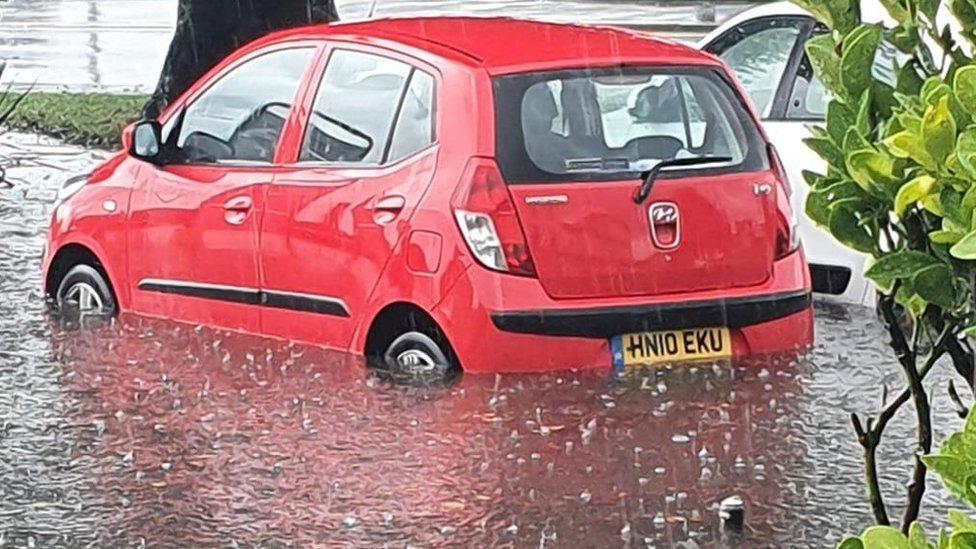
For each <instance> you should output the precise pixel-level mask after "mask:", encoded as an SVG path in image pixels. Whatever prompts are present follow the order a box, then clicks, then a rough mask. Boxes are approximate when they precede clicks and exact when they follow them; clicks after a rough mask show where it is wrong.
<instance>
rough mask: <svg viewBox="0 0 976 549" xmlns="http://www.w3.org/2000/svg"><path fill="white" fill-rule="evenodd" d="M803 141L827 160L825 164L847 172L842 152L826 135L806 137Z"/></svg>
mask: <svg viewBox="0 0 976 549" xmlns="http://www.w3.org/2000/svg"><path fill="white" fill-rule="evenodd" d="M803 142H804V143H805V144H806V145H807V147H810V150H812V151H813V152H815V153H817V155H819V156H820V158H823V159H824V160H826V161H827V164H828V165H830V167H832V168H834V169H835V170H838V171H841V172H844V173H847V169H846V167H845V166H844V153H843V151H841V150H840V148H839V147H838V146H837V145H835V144H834V142H833V141H831V140H830V139H829V138H826V137H808V138H807V139H804V140H803Z"/></svg>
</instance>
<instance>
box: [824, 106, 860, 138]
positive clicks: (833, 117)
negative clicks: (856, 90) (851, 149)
mask: <svg viewBox="0 0 976 549" xmlns="http://www.w3.org/2000/svg"><path fill="white" fill-rule="evenodd" d="M856 121H857V113H856V112H854V111H853V110H852V109H851V108H850V107H848V106H847V105H846V104H845V103H842V102H841V101H838V100H836V99H834V100H833V101H831V102H830V104H829V105H828V106H827V133H828V134H829V135H830V138H831V139H833V140H834V143H843V142H844V136H845V135H846V134H847V130H849V129H851V128H852V127H854V124H855V122H856Z"/></svg>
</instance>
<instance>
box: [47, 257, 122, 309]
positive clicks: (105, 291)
mask: <svg viewBox="0 0 976 549" xmlns="http://www.w3.org/2000/svg"><path fill="white" fill-rule="evenodd" d="M56 298H57V304H58V309H59V310H60V311H61V312H62V313H63V312H69V311H70V312H78V313H82V314H103V315H114V314H115V313H116V312H117V310H118V307H117V305H116V303H115V297H114V296H113V295H112V290H111V288H109V285H108V281H106V280H105V277H104V276H102V274H101V273H99V272H98V271H97V270H96V269H94V268H93V267H91V266H89V265H76V266H74V267H72V268H71V270H70V271H68V273H67V274H66V275H64V278H63V279H61V284H60V285H59V286H58V292H57V294H56Z"/></svg>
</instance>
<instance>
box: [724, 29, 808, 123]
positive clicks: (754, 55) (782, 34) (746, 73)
mask: <svg viewBox="0 0 976 549" xmlns="http://www.w3.org/2000/svg"><path fill="white" fill-rule="evenodd" d="M799 35H800V29H799V27H796V26H793V25H789V26H774V27H768V28H765V29H762V30H758V31H756V32H754V33H752V34H750V35H748V36H746V37H745V38H743V39H741V40H739V41H738V42H736V43H735V44H733V45H732V46H730V47H729V48H728V49H726V50H725V51H722V52H720V53H719V57H721V58H722V60H723V61H725V62H726V63H727V64H728V65H729V67H731V69H732V71H733V72H735V74H736V76H737V77H738V78H739V80H740V81H741V82H742V85H743V86H744V87H745V89H746V93H748V94H749V99H751V100H752V102H753V104H754V105H755V106H756V109H757V110H758V111H759V113H760V115H761V116H762V117H763V118H766V117H768V116H769V113H770V109H771V108H772V106H773V99H774V97H775V96H776V90H777V89H778V88H779V84H780V82H781V81H782V80H783V72H784V71H785V70H786V66H787V64H788V63H789V59H790V54H791V53H792V52H793V47H794V45H795V44H796V40H797V38H798V37H799Z"/></svg>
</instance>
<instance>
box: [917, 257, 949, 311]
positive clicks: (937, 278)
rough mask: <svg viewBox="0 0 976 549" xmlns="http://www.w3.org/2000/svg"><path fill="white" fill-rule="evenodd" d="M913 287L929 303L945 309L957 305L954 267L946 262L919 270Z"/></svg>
mask: <svg viewBox="0 0 976 549" xmlns="http://www.w3.org/2000/svg"><path fill="white" fill-rule="evenodd" d="M912 287H913V288H914V289H915V293H916V294H917V295H918V296H919V297H921V298H922V299H924V300H925V301H927V302H928V303H932V304H934V305H938V306H939V307H941V308H943V309H951V308H952V307H953V306H954V305H955V295H954V293H953V286H952V269H950V268H949V266H948V265H946V264H944V263H940V264H938V265H933V266H931V267H929V268H927V269H923V270H922V271H919V273H918V274H916V275H915V278H914V279H913V280H912Z"/></svg>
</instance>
